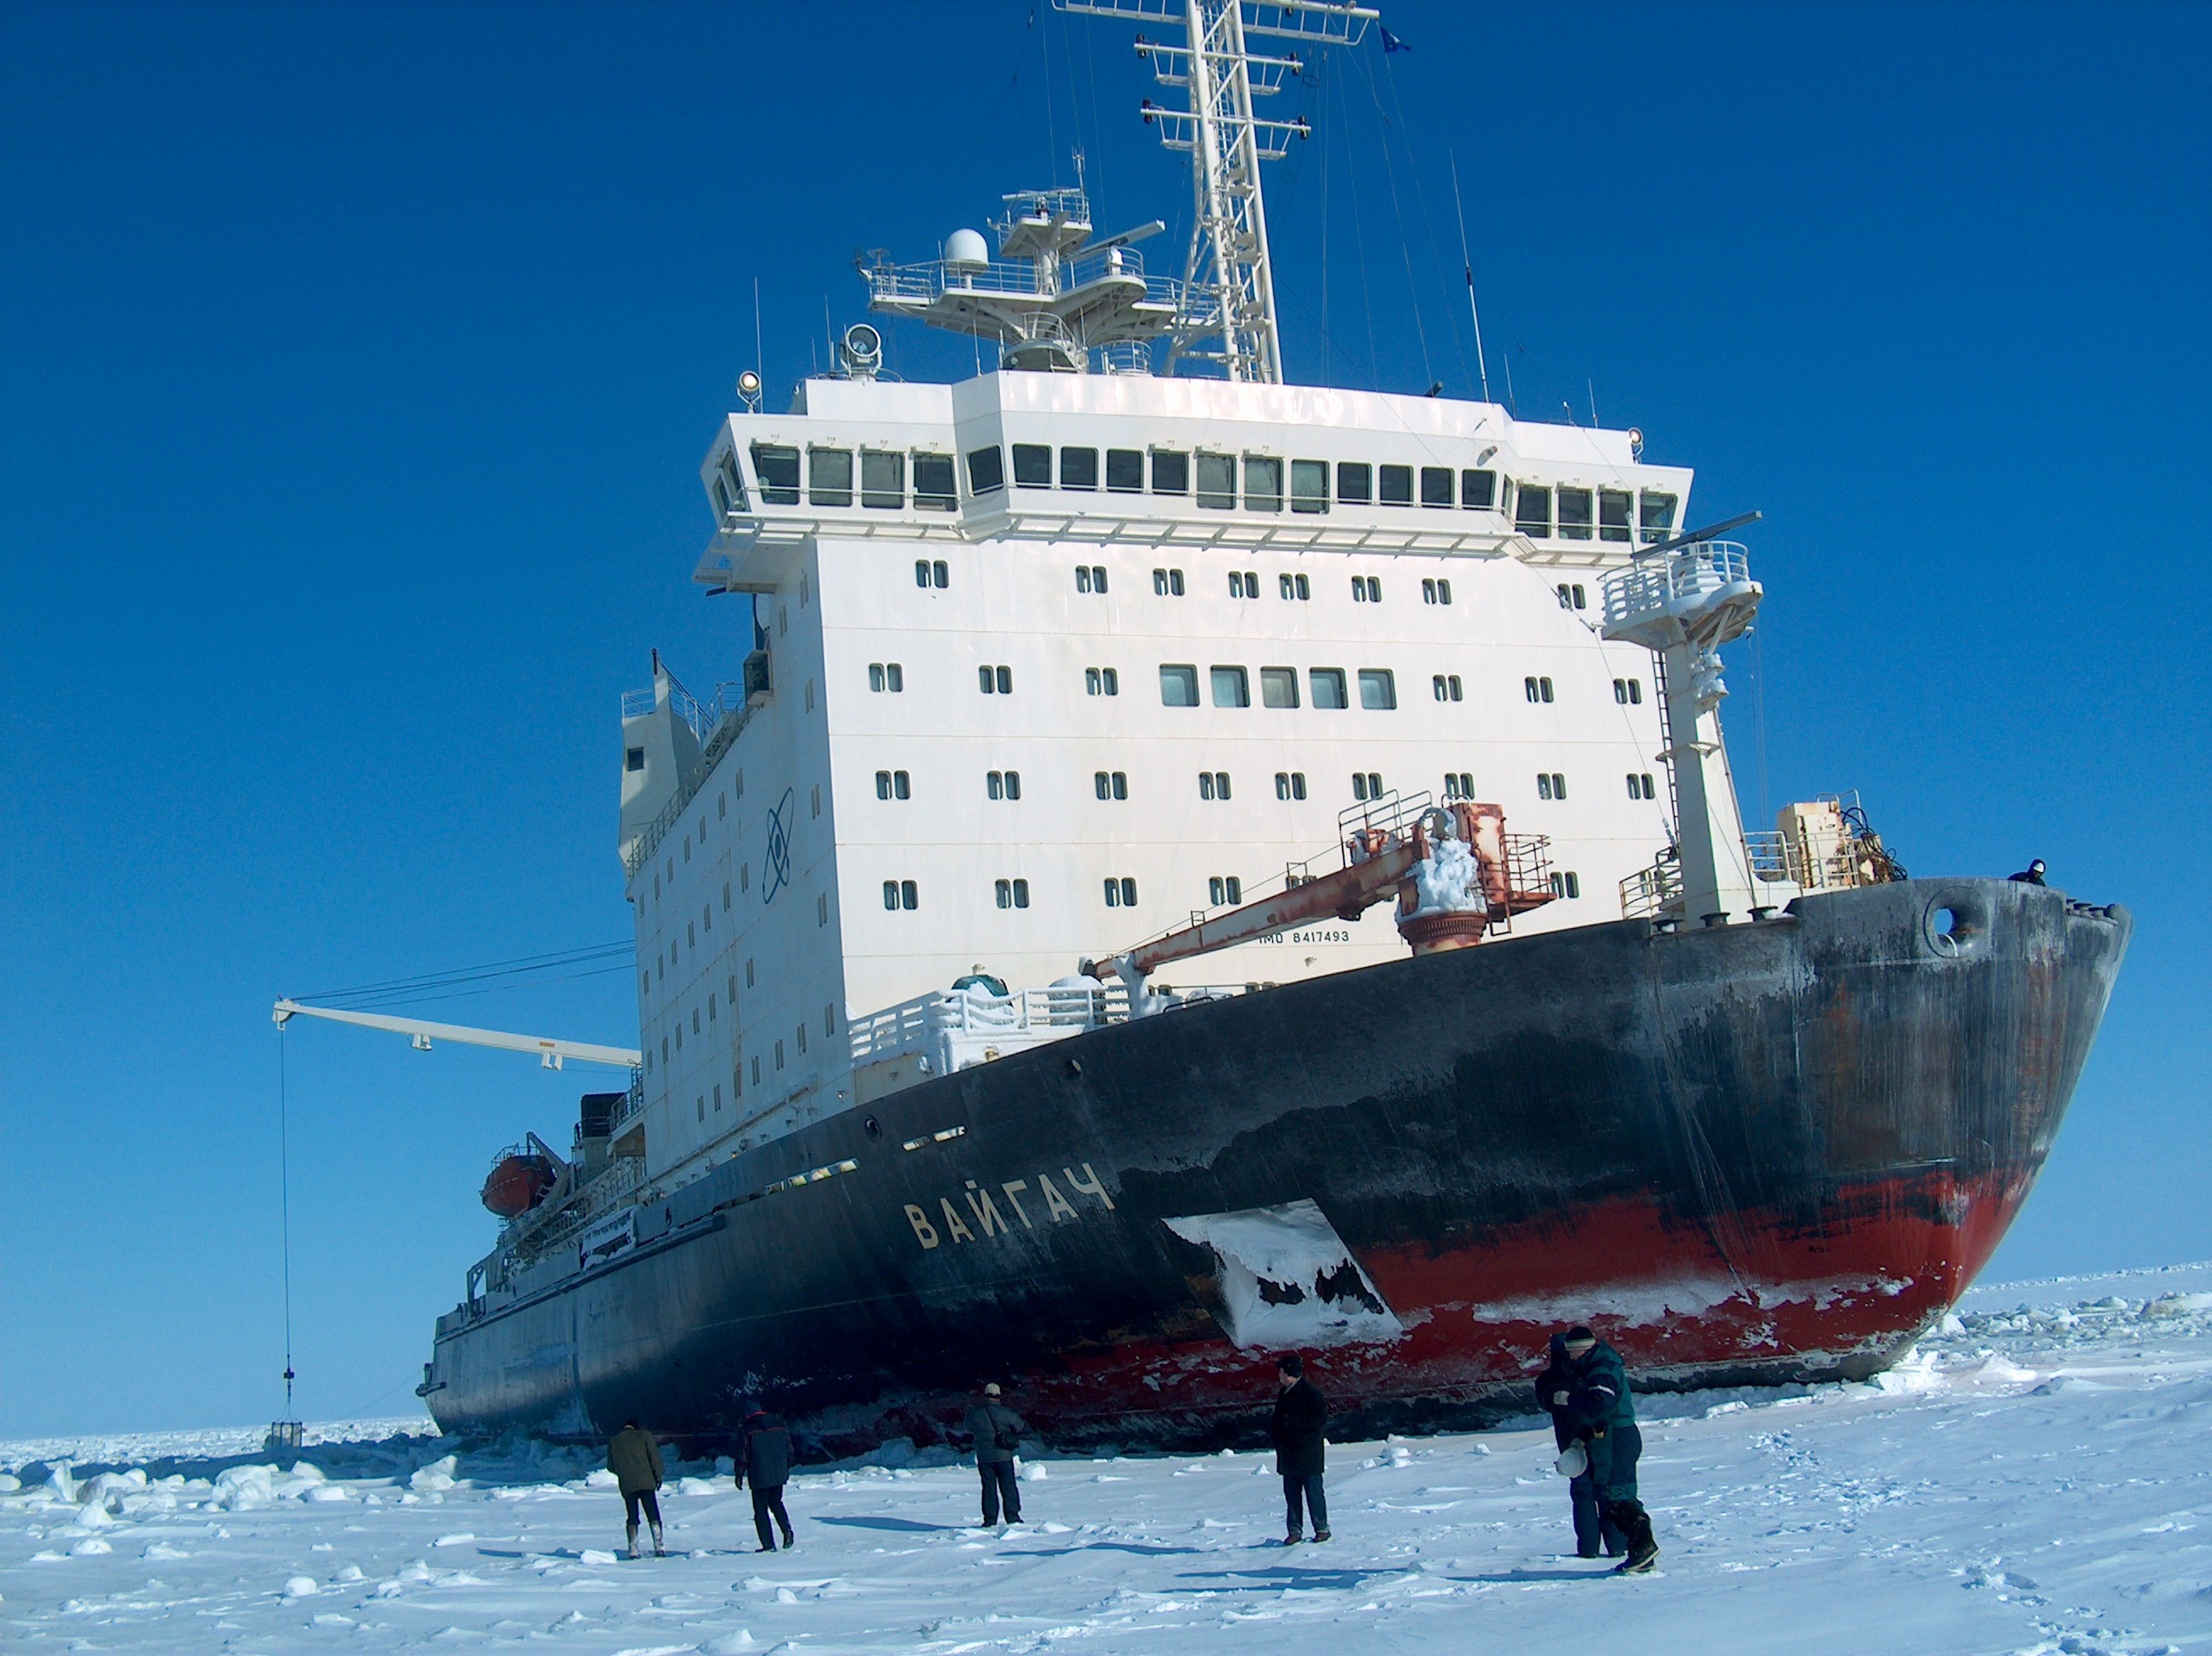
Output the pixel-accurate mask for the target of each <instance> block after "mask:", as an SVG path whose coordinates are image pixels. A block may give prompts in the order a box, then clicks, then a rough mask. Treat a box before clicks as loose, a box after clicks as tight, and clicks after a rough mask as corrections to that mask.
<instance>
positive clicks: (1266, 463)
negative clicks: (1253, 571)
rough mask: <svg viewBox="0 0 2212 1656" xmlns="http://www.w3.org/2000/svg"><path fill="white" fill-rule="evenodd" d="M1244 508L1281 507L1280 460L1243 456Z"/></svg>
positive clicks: (1260, 510) (1263, 455) (1247, 509)
mask: <svg viewBox="0 0 2212 1656" xmlns="http://www.w3.org/2000/svg"><path fill="white" fill-rule="evenodd" d="M1244 509H1245V510H1246V511H1248V512H1279V511H1281V510H1282V509H1283V463H1282V461H1280V460H1277V459H1276V458H1275V457H1274V456H1273V455H1271V454H1247V455H1246V456H1245V457H1244ZM1255 595H1256V594H1255Z"/></svg>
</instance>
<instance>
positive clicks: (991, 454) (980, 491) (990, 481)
mask: <svg viewBox="0 0 2212 1656" xmlns="http://www.w3.org/2000/svg"><path fill="white" fill-rule="evenodd" d="M914 483H915V489H916V490H919V489H920V488H921V456H920V455H916V456H915V462H914ZM1005 487H1006V456H1005V455H1004V454H1000V452H999V450H998V448H997V447H995V446H994V447H989V448H971V449H969V451H968V492H969V494H971V495H995V494H997V493H998V492H999V491H1000V490H1001V489H1004V488H1005Z"/></svg>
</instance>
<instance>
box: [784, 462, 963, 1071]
mask: <svg viewBox="0 0 2212 1656" xmlns="http://www.w3.org/2000/svg"><path fill="white" fill-rule="evenodd" d="M914 480H915V488H916V489H917V490H918V489H920V488H921V460H915V472H914ZM1005 487H1006V456H1005V455H1004V454H1000V452H999V450H998V448H997V447H995V446H994V447H989V448H973V449H970V450H969V452H968V492H969V494H971V495H995V494H997V493H998V492H999V491H1000V490H1001V489H1004V488H1005ZM753 1062H754V1064H755V1065H756V1066H757V1065H758V1064H759V1062H760V1060H759V1059H757V1058H756V1059H754V1060H753ZM756 1079H757V1077H756Z"/></svg>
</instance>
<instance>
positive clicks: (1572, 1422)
mask: <svg viewBox="0 0 2212 1656" xmlns="http://www.w3.org/2000/svg"><path fill="white" fill-rule="evenodd" d="M1574 1384H1575V1377H1574V1370H1573V1366H1572V1364H1571V1361H1570V1360H1569V1359H1568V1356H1567V1336H1565V1335H1564V1334H1554V1335H1553V1336H1552V1361H1551V1362H1550V1363H1549V1364H1548V1365H1547V1367H1546V1368H1545V1370H1544V1373H1543V1376H1542V1378H1541V1379H1538V1380H1537V1382H1536V1397H1537V1399H1538V1401H1539V1402H1541V1403H1542V1404H1543V1406H1544V1409H1545V1410H1546V1412H1547V1413H1548V1414H1549V1415H1550V1416H1551V1417H1552V1440H1553V1442H1554V1443H1555V1444H1557V1445H1558V1446H1559V1451H1560V1455H1561V1458H1565V1455H1566V1452H1567V1451H1568V1450H1569V1448H1570V1447H1571V1446H1573V1445H1575V1444H1577V1443H1579V1442H1581V1441H1582V1428H1581V1423H1580V1422H1579V1421H1578V1419H1577V1416H1575V1414H1574V1411H1573V1410H1571V1409H1569V1408H1567V1407H1566V1405H1565V1404H1564V1403H1555V1402H1553V1399H1554V1398H1555V1397H1565V1396H1567V1395H1568V1394H1570V1393H1571V1391H1573V1390H1574ZM1567 1501H1568V1503H1569V1506H1570V1507H1571V1509H1572V1511H1573V1513H1574V1520H1575V1551H1576V1553H1577V1555H1578V1556H1581V1557H1583V1558H1595V1557H1597V1556H1599V1554H1600V1553H1603V1554H1604V1556H1606V1557H1607V1558H1620V1557H1623V1556H1626V1554H1627V1552H1628V1538H1627V1537H1626V1536H1624V1535H1622V1534H1621V1532H1620V1527H1619V1526H1618V1525H1615V1524H1614V1523H1613V1520H1612V1519H1609V1518H1607V1516H1606V1515H1605V1513H1604V1512H1603V1511H1602V1510H1601V1507H1600V1504H1599V1501H1598V1494H1597V1484H1596V1482H1595V1480H1594V1479H1593V1478H1592V1477H1591V1476H1590V1466H1589V1451H1588V1450H1584V1451H1583V1470H1581V1471H1579V1472H1577V1473H1576V1474H1575V1475H1574V1476H1571V1477H1570V1478H1569V1479H1568V1480H1567Z"/></svg>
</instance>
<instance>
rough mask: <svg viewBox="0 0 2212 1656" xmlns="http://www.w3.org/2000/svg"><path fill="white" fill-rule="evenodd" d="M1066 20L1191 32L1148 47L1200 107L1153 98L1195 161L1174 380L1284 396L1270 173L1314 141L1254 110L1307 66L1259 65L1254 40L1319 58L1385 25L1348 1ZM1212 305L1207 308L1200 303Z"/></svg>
mask: <svg viewBox="0 0 2212 1656" xmlns="http://www.w3.org/2000/svg"><path fill="white" fill-rule="evenodd" d="M1053 4H1054V7H1056V8H1057V9H1060V10H1061V11H1064V12H1069V13H1074V14H1079V15H1085V16H1091V17H1122V18H1128V19H1131V20H1133V21H1139V22H1145V23H1154V24H1164V25H1167V26H1169V27H1174V26H1175V25H1176V24H1178V23H1180V24H1181V25H1182V29H1183V36H1184V39H1183V44H1182V45H1181V46H1173V45H1165V44H1163V43H1161V42H1159V41H1156V40H1146V38H1145V37H1144V36H1142V35H1139V36H1138V38H1137V52H1138V55H1139V56H1140V57H1142V58H1146V60H1148V61H1149V62H1150V63H1151V64H1152V72H1153V74H1154V75H1155V76H1157V77H1158V81H1159V82H1160V84H1161V85H1163V86H1170V87H1176V88H1182V89H1183V90H1185V91H1186V92H1187V93H1188V98H1189V107H1188V108H1187V109H1168V108H1164V107H1161V106H1159V105H1157V104H1155V103H1153V102H1152V100H1151V99H1149V98H1147V99H1146V100H1145V101H1144V104H1143V110H1144V116H1145V119H1146V122H1147V123H1148V124H1156V125H1158V127H1159V129H1160V140H1161V142H1162V143H1165V144H1166V145H1167V147H1168V148H1169V149H1183V150H1188V151H1189V152H1190V157H1191V185H1192V191H1193V197H1194V208H1195V214H1194V222H1193V223H1192V226H1191V239H1190V258H1189V261H1188V265H1186V267H1185V293H1186V295H1187V299H1188V309H1186V311H1185V313H1184V314H1183V316H1182V318H1180V319H1179V326H1177V328H1176V332H1175V337H1174V339H1173V342H1172V344H1170V347H1169V350H1168V371H1169V372H1170V373H1173V372H1174V371H1175V368H1176V363H1177V362H1180V361H1182V360H1183V359H1185V358H1189V359H1192V360H1194V361H1197V362H1208V363H1212V364H1215V365H1218V367H1219V368H1220V369H1221V370H1222V372H1223V373H1225V374H1227V376H1228V377H1229V378H1230V379H1231V380H1243V381H1252V382H1255V383H1258V384H1261V385H1280V384H1281V383H1282V380H1283V348H1282V339H1281V336H1280V333H1279V330H1278V329H1277V327H1276V323H1275V279H1274V272H1273V265H1272V263H1271V261H1270V259H1269V256H1268V252H1267V205H1266V203H1265V202H1264V201H1263V200H1262V198H1261V190H1260V163H1261V161H1274V160H1279V158H1280V157H1281V156H1282V155H1284V154H1285V153H1286V152H1287V151H1288V149H1289V148H1290V143H1291V139H1292V138H1303V137H1306V136H1308V134H1309V132H1310V128H1309V127H1308V125H1307V124H1306V123H1305V122H1304V120H1303V119H1292V120H1287V121H1277V120H1266V119H1261V118H1259V117H1257V116H1255V115H1254V114H1253V113H1252V100H1253V99H1255V97H1264V96H1266V95H1267V94H1272V93H1275V92H1279V91H1280V90H1281V89H1282V87H1283V83H1284V82H1285V80H1286V79H1287V78H1288V77H1289V76H1292V75H1296V74H1297V73H1299V72H1300V71H1301V70H1303V69H1304V64H1303V63H1302V62H1301V61H1300V60H1299V59H1298V58H1295V57H1274V56H1270V55H1260V56H1255V55H1254V54H1253V53H1252V52H1249V51H1248V50H1247V48H1246V46H1245V40H1246V37H1247V36H1251V35H1257V36H1262V37H1266V38H1268V39H1271V40H1290V41H1293V42H1301V43H1305V44H1309V45H1313V46H1357V45H1358V43H1359V42H1360V41H1361V40H1364V38H1365V36H1366V33H1367V26H1368V24H1370V23H1371V22H1373V21H1376V17H1377V16H1378V15H1379V14H1378V13H1376V10H1375V9H1373V8H1372V7H1369V6H1360V5H1353V4H1349V3H1343V0H1053ZM1199 301H1204V302H1202V303H1201V302H1199Z"/></svg>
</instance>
